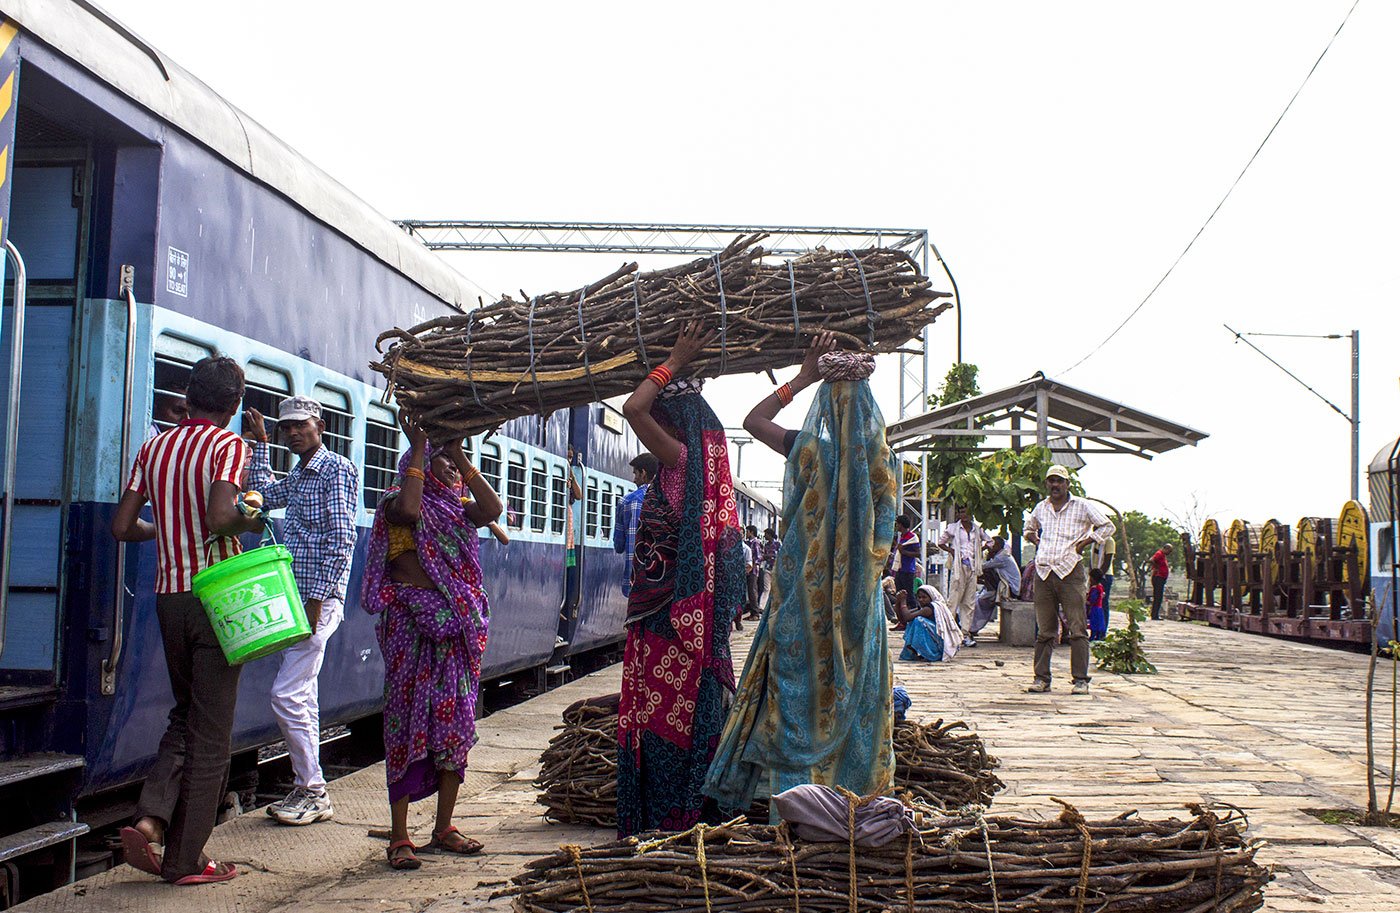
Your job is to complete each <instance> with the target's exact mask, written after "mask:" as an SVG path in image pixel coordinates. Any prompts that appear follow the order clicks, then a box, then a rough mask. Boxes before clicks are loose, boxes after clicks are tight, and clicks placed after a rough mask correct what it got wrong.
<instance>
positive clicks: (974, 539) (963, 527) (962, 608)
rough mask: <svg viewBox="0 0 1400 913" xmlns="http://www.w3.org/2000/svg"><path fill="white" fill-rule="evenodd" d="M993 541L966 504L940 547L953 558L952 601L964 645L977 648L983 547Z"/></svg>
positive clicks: (950, 559) (951, 561) (961, 505)
mask: <svg viewBox="0 0 1400 913" xmlns="http://www.w3.org/2000/svg"><path fill="white" fill-rule="evenodd" d="M991 544H992V537H991V536H989V535H987V531H986V530H984V529H983V528H982V527H981V526H980V525H978V524H977V523H975V522H974V521H973V519H972V512H971V511H970V510H968V508H967V505H966V504H959V505H958V521H957V522H956V523H954V524H953V525H952V526H950V527H948V529H947V530H945V531H944V533H943V535H942V536H940V537H939V539H938V547H939V548H941V549H943V551H945V552H947V553H948V554H949V555H950V556H951V557H950V558H949V573H948V604H949V605H951V606H952V607H953V611H955V612H957V613H958V626H959V627H961V628H962V634H963V644H962V645H963V646H964V647H975V646H977V641H975V640H973V638H972V633H971V632H972V615H973V613H974V612H975V611H976V610H977V582H978V580H979V579H981V577H982V550H983V549H984V548H986V547H987V546H989V545H991Z"/></svg>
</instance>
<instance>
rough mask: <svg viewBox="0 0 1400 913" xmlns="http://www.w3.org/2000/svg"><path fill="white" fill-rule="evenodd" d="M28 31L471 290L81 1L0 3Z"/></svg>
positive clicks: (263, 173) (408, 273)
mask: <svg viewBox="0 0 1400 913" xmlns="http://www.w3.org/2000/svg"><path fill="white" fill-rule="evenodd" d="M0 12H3V15H4V16H5V17H6V18H8V19H10V20H12V21H13V22H14V23H15V24H16V25H17V26H18V27H19V28H20V29H21V30H22V31H23V32H24V33H25V34H27V35H30V36H33V37H35V38H37V39H39V40H40V41H42V42H44V43H45V44H47V45H49V46H50V47H52V48H53V49H54V50H55V51H57V52H58V53H59V54H61V55H63V56H65V57H67V58H69V59H70V60H72V61H73V62H74V63H75V64H77V65H78V66H80V67H82V68H83V69H85V70H87V71H88V72H90V73H91V74H92V75H93V76H95V77H96V78H98V79H100V80H102V81H103V82H105V83H106V84H108V85H109V86H111V87H112V88H113V89H115V90H116V91H117V92H119V93H121V94H122V95H125V96H126V97H127V98H129V99H130V100H131V101H132V102H134V103H136V104H137V105H140V106H141V107H143V108H145V109H146V110H148V111H150V112H151V113H152V114H153V115H154V116H156V117H158V118H159V119H161V120H162V121H164V122H165V123H167V124H169V125H170V126H172V127H174V128H175V129H177V130H179V131H180V132H182V133H184V134H186V135H188V136H189V137H190V138H192V139H193V140H195V141H196V142H198V143H200V144H201V145H203V146H205V147H207V148H208V149H209V150H210V151H212V152H214V153H215V154H216V155H218V156H219V157H221V158H222V159H224V160H225V161H227V162H228V163H229V164H230V165H231V166H233V167H234V168H237V169H238V170H240V171H242V172H244V173H245V174H247V175H248V176H249V177H252V178H253V179H254V180H256V181H258V182H259V183H261V184H264V185H266V186H268V187H270V188H272V189H273V190H275V191H276V192H278V193H279V194H281V195H282V196H284V197H286V198H287V199H288V200H290V201H292V202H293V203H295V204H296V205H297V206H299V207H301V208H302V209H303V210H305V211H306V212H307V213H309V214H310V215H311V216H313V217H315V218H316V219H318V220H320V221H321V222H323V223H325V224H326V225H327V226H329V227H330V228H332V229H334V230H335V231H337V232H339V233H340V234H342V235H344V236H345V237H346V238H348V239H349V240H350V241H351V242H353V243H354V244H356V245H358V246H359V247H361V248H362V249H364V250H365V251H366V252H367V253H369V254H370V255H372V256H374V257H375V258H376V259H378V260H381V261H383V262H384V263H385V264H387V265H388V266H389V267H391V268H393V269H394V270H397V271H398V272H399V273H401V274H402V275H403V276H405V277H406V278H408V279H409V280H410V281H412V282H414V283H415V284H417V285H419V286H421V287H422V288H423V289H424V290H426V291H428V292H429V293H431V294H433V295H435V296H436V297H438V298H440V299H441V300H442V301H443V302H445V303H446V304H448V305H450V306H452V307H455V308H458V309H466V308H467V307H468V306H469V303H471V302H474V300H475V298H476V295H477V292H476V290H475V289H474V288H473V287H472V286H471V285H470V283H469V282H468V281H467V279H466V278H465V277H464V276H462V275H461V274H460V273H458V272H456V271H455V270H453V269H452V268H451V267H450V266H448V265H447V264H446V263H445V262H443V261H442V259H440V258H439V257H437V256H435V255H434V254H433V253H432V252H431V251H429V250H428V249H427V248H426V247H424V246H423V245H422V244H421V243H420V242H419V241H417V240H416V239H414V238H413V237H411V236H410V235H409V234H408V233H407V232H405V231H403V230H402V229H400V228H398V227H397V226H396V225H395V224H394V223H393V222H392V221H391V220H390V219H389V218H387V217H386V216H384V215H383V214H382V213H380V212H378V211H377V210H375V209H374V208H373V207H371V206H370V205H369V204H368V203H366V202H365V201H364V200H362V199H360V198H359V197H357V196H356V195H355V194H353V193H351V192H350V191H349V190H348V189H347V188H345V187H344V186H343V185H342V184H340V183H339V182H338V181H336V180H335V179H334V178H332V177H331V176H330V175H328V174H326V173H325V172H324V171H322V170H321V169H320V168H317V167H316V166H315V165H313V164H312V163H311V162H310V161H308V160H307V159H306V158H305V157H304V156H303V155H301V154H300V153H298V152H297V151H296V150H295V149H293V148H292V147H290V146H288V145H287V144H286V143H284V142H283V141H282V140H280V139H278V138H277V137H276V136H274V135H273V134H272V133H271V132H269V131H268V130H267V128H265V127H263V126H262V125H261V124H259V123H258V122H257V121H255V120H253V119H252V118H251V117H249V116H248V115H247V114H245V113H243V112H242V111H240V110H238V109H237V108H235V107H234V106H233V105H232V104H230V103H229V102H228V101H226V100H225V99H224V98H223V96H221V95H219V94H218V93H217V92H215V91H214V90H213V89H211V88H209V87H208V86H207V85H205V84H204V83H203V82H200V81H199V80H198V79H197V78H195V77H194V76H193V75H191V74H190V73H189V72H188V71H187V70H185V69H184V68H183V67H181V66H180V65H179V64H177V63H174V62H173V61H171V60H170V59H169V58H168V57H166V56H165V55H164V54H162V53H161V52H160V51H158V50H156V49H155V48H153V47H151V46H150V45H149V44H147V43H146V42H145V41H143V40H142V39H141V38H140V37H139V36H137V35H136V34H135V33H133V32H131V31H130V30H129V29H127V28H126V27H125V26H123V25H122V24H121V23H120V22H118V21H117V20H116V19H114V18H112V17H111V16H109V15H108V14H107V13H105V12H103V11H102V10H101V9H99V8H98V7H97V6H96V5H94V4H92V3H90V2H87V0H0Z"/></svg>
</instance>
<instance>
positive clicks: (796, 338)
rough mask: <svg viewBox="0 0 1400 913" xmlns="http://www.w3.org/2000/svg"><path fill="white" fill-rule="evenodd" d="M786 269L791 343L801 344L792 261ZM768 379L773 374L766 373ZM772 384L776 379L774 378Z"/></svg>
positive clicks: (800, 322) (800, 327) (800, 318)
mask: <svg viewBox="0 0 1400 913" xmlns="http://www.w3.org/2000/svg"><path fill="white" fill-rule="evenodd" d="M787 268H788V296H789V297H791V298H792V341H793V342H794V343H800V342H802V315H801V314H800V313H798V311H797V276H796V275H794V274H793V271H792V261H791V260H789V261H788V262H787ZM768 376H769V377H773V372H772V371H769V372H768ZM773 382H774V383H777V379H776V378H774V381H773Z"/></svg>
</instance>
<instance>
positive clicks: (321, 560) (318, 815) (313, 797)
mask: <svg viewBox="0 0 1400 913" xmlns="http://www.w3.org/2000/svg"><path fill="white" fill-rule="evenodd" d="M325 430H326V423H325V421H324V420H322V418H321V404H320V403H318V402H316V401H315V400H314V399H311V398H310V397H306V396H292V397H288V398H287V399H285V400H283V401H282V405H281V407H280V408H279V409H278V413H277V431H278V433H279V434H281V435H282V438H283V439H284V440H285V441H286V442H287V449H288V450H290V451H291V452H292V453H294V454H296V455H297V458H298V459H297V465H296V466H295V467H293V468H292V471H291V472H289V473H288V474H287V477H286V478H285V479H282V480H281V481H276V482H275V481H273V478H272V466H271V464H270V463H269V461H268V452H267V428H266V426H265V424H264V423H263V417H262V414H261V413H260V412H258V410H256V409H249V410H248V411H247V412H245V413H244V414H243V435H244V437H246V438H248V440H249V441H250V442H251V443H252V444H253V458H252V460H251V462H250V463H249V464H248V486H247V487H248V489H249V490H252V491H258V492H261V494H262V496H263V506H264V508H265V509H267V510H275V509H276V508H279V507H285V508H286V509H287V515H286V519H284V520H283V521H282V544H284V545H285V546H287V548H288V550H290V551H291V553H292V575H293V576H294V577H295V578H296V581H297V589H298V590H299V591H300V592H301V597H302V598H303V599H305V600H306V620H307V622H309V623H310V625H311V630H312V632H313V633H312V635H311V637H310V638H308V639H307V640H304V641H302V642H301V643H299V644H294V645H293V646H291V647H288V648H287V649H286V650H283V651H282V665H281V668H280V669H278V671H277V677H276V678H275V679H273V682H272V712H273V714H274V715H275V716H276V717H277V725H278V726H279V728H281V730H282V738H283V739H285V740H286V743H287V753H288V755H289V756H290V757H291V762H292V774H293V775H294V777H295V778H296V779H295V784H294V786H293V789H292V791H291V792H290V793H289V794H288V795H287V797H286V798H285V799H283V800H282V801H280V802H274V803H273V804H272V805H269V806H268V808H267V813H268V814H269V815H271V816H272V817H273V818H275V819H277V820H278V821H280V822H281V823H283V824H298V825H299V824H314V823H316V822H317V821H325V820H328V819H330V818H331V817H332V816H333V815H334V813H335V812H334V809H333V808H332V806H331V800H330V796H328V795H327V794H326V778H325V776H324V775H323V774H322V772H321V707H320V699H319V697H320V695H319V690H318V688H317V676H318V675H320V673H321V662H322V661H323V660H324V659H325V656H326V642H327V641H329V640H330V638H331V635H332V634H334V633H335V629H336V628H338V627H340V622H341V621H342V620H343V619H344V617H345V602H344V600H345V587H346V585H347V584H348V583H349V581H350V557H351V555H352V554H353V552H354V550H355V512H356V508H357V506H358V502H359V496H360V481H359V474H358V473H357V472H356V471H355V466H354V464H352V463H351V462H350V461H349V460H347V459H346V458H345V457H343V456H341V455H340V454H338V453H335V452H333V451H331V450H330V449H329V448H327V447H326V446H325V445H323V444H322V443H321V435H322V434H323V433H324V432H325Z"/></svg>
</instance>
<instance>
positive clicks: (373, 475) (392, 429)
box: [362, 405, 400, 510]
mask: <svg viewBox="0 0 1400 913" xmlns="http://www.w3.org/2000/svg"><path fill="white" fill-rule="evenodd" d="M399 437H400V434H399V423H398V421H397V420H396V419H395V418H394V413H393V412H391V411H390V410H388V409H385V408H384V407H382V406H377V405H372V406H371V407H370V412H369V414H368V415H367V416H365V481H364V485H363V486H362V487H363V488H364V503H365V509H367V510H374V509H375V508H376V507H377V506H378V505H379V499H380V498H381V497H383V495H384V492H385V491H387V490H389V488H390V487H392V486H393V484H394V476H395V474H396V473H397V472H398V464H399Z"/></svg>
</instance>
